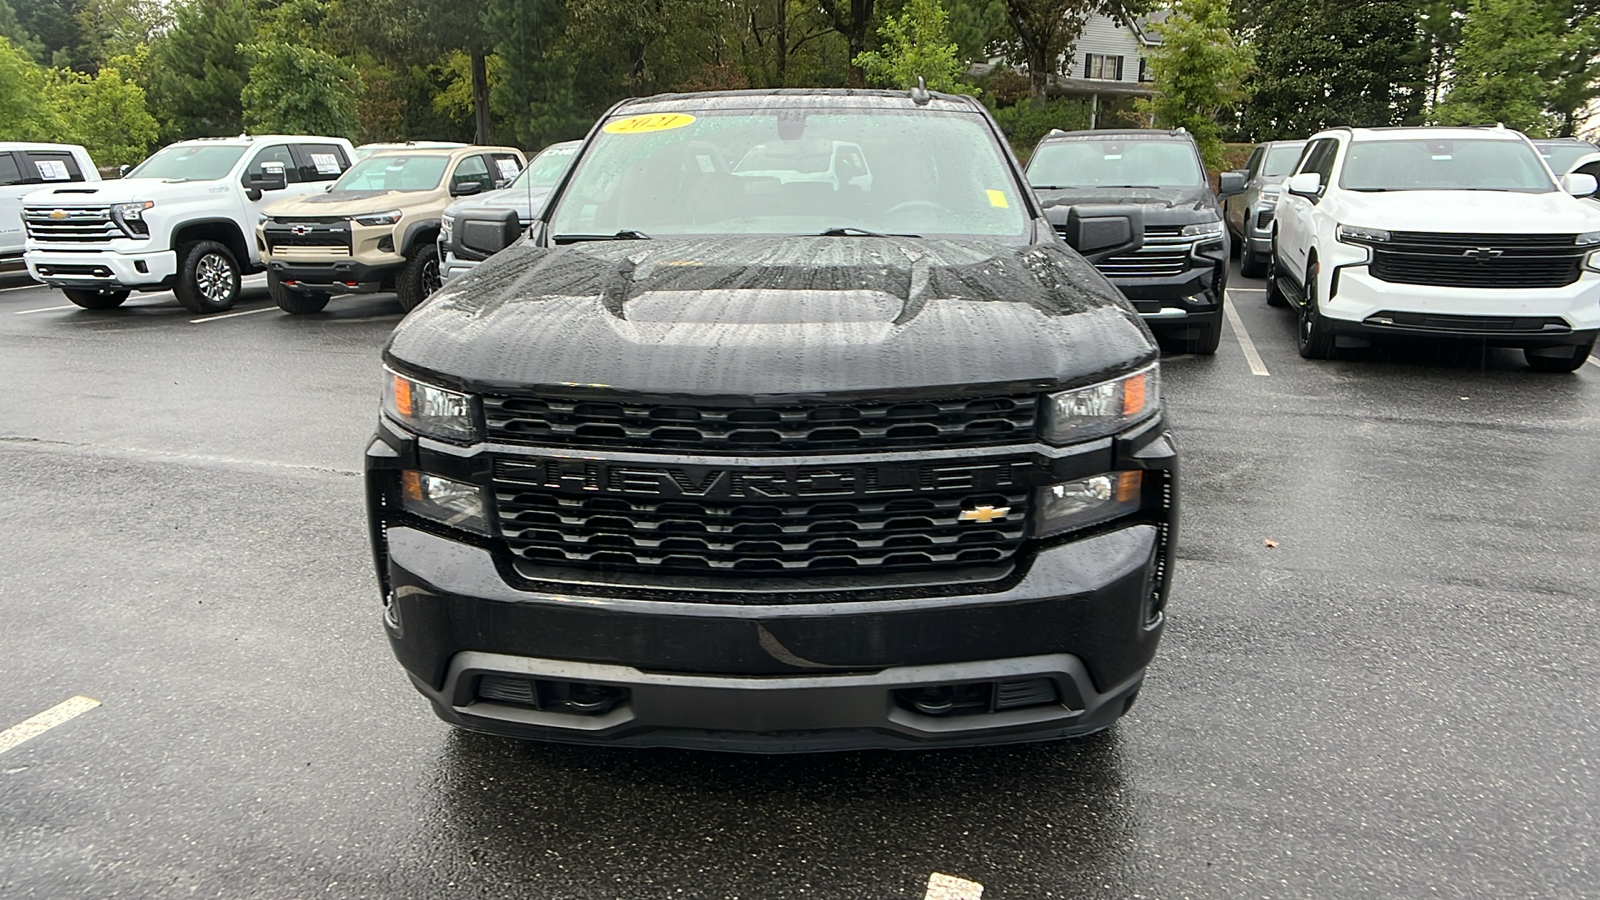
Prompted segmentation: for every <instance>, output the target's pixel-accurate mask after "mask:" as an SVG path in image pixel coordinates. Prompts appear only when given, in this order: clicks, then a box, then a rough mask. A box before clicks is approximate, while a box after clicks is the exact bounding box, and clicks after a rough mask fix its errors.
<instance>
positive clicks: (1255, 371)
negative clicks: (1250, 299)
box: [1222, 288, 1272, 375]
mask: <svg viewBox="0 0 1600 900" xmlns="http://www.w3.org/2000/svg"><path fill="white" fill-rule="evenodd" d="M1234 290H1236V289H1235V288H1228V293H1230V294H1231V293H1233V292H1234ZM1222 311H1223V313H1224V314H1226V315H1227V317H1228V324H1229V325H1232V326H1233V336H1234V337H1236V338H1238V339H1239V349H1240V350H1242V351H1244V361H1245V362H1247V363H1249V364H1250V373H1251V374H1252V375H1271V374H1272V373H1271V372H1268V371H1267V364H1266V363H1264V362H1262V361H1261V354H1259V353H1257V352H1256V345H1255V342H1254V341H1252V340H1250V333H1249V332H1247V331H1245V330H1244V322H1243V321H1242V320H1241V319H1240V318H1239V312H1238V311H1237V310H1235V309H1234V308H1233V301H1232V300H1230V299H1229V298H1227V297H1223V298H1222Z"/></svg>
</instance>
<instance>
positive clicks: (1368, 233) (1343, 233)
mask: <svg viewBox="0 0 1600 900" xmlns="http://www.w3.org/2000/svg"><path fill="white" fill-rule="evenodd" d="M1335 234H1336V235H1337V237H1338V238H1339V240H1341V241H1343V242H1345V243H1346V244H1386V243H1388V242H1389V231H1388V229H1386V228H1362V227H1361V226H1359V225H1340V226H1339V228H1338V229H1337V231H1336V232H1335Z"/></svg>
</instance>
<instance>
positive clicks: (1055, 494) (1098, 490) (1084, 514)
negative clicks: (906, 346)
mask: <svg viewBox="0 0 1600 900" xmlns="http://www.w3.org/2000/svg"><path fill="white" fill-rule="evenodd" d="M1143 486H1144V473H1143V472H1140V471H1137V470H1135V471H1131V472H1107V473H1105V474H1104V475H1096V476H1094V477H1093V478H1084V479H1080V480H1078V481H1067V482H1063V483H1061V484H1052V485H1047V486H1046V487H1042V488H1039V490H1038V496H1037V497H1036V498H1035V501H1034V508H1035V509H1037V510H1038V511H1039V512H1038V516H1039V520H1038V522H1037V529H1036V530H1037V533H1038V534H1039V536H1040V537H1044V536H1045V535H1049V534H1059V533H1060V532H1063V531H1071V530H1073V529H1077V528H1083V527H1085V526H1088V525H1095V524H1098V523H1100V522H1107V521H1110V520H1111V519H1115V518H1117V517H1118V516H1125V515H1127V514H1129V513H1131V512H1137V511H1138V509H1139V506H1140V504H1141V500H1140V494H1141V492H1142V491H1141V489H1142V488H1143Z"/></svg>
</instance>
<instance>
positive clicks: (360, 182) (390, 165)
mask: <svg viewBox="0 0 1600 900" xmlns="http://www.w3.org/2000/svg"><path fill="white" fill-rule="evenodd" d="M449 167H450V157H448V156H441V155H439V154H437V153H436V154H432V155H429V156H422V155H411V154H404V153H390V154H385V155H383V156H369V157H367V158H366V159H364V160H362V161H361V162H358V163H356V164H355V165H353V166H351V167H350V171H348V172H346V173H344V176H343V177H342V178H340V179H339V180H338V181H336V182H334V184H333V189H334V190H336V191H431V190H433V189H434V188H436V187H438V186H439V181H440V180H441V179H443V178H444V170H445V169H447V168H449Z"/></svg>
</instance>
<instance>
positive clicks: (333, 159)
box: [311, 153, 339, 175]
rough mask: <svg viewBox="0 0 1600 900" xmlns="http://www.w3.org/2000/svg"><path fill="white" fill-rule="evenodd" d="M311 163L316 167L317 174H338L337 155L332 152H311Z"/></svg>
mask: <svg viewBox="0 0 1600 900" xmlns="http://www.w3.org/2000/svg"><path fill="white" fill-rule="evenodd" d="M311 164H312V165H314V166H316V167H317V174H318V175H337V174H339V157H337V156H334V155H333V154H332V153H313V154H311Z"/></svg>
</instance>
